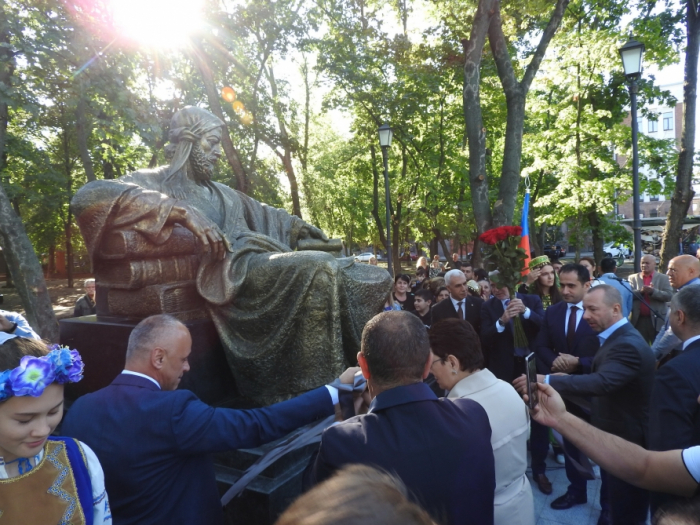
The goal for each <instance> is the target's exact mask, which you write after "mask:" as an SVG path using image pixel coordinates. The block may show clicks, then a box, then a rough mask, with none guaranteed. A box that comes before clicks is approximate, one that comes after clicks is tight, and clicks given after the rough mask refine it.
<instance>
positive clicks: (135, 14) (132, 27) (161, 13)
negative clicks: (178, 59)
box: [110, 0, 203, 48]
mask: <svg viewBox="0 0 700 525" xmlns="http://www.w3.org/2000/svg"><path fill="white" fill-rule="evenodd" d="M110 6H111V11H112V16H113V20H114V25H115V28H116V29H117V31H119V33H120V34H121V35H122V36H123V37H124V38H126V39H128V40H133V41H135V42H137V43H139V44H141V45H143V46H145V47H152V48H179V47H183V46H185V45H186V44H187V42H188V40H189V37H190V35H191V34H193V33H194V32H196V31H198V30H199V29H201V26H202V6H203V0H110Z"/></svg>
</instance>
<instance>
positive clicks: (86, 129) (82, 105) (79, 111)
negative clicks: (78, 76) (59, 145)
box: [75, 83, 113, 182]
mask: <svg viewBox="0 0 700 525" xmlns="http://www.w3.org/2000/svg"><path fill="white" fill-rule="evenodd" d="M81 88H82V83H81ZM78 97H79V98H78V106H77V108H76V111H75V118H76V135H77V139H78V140H77V142H78V151H79V152H80V160H81V161H82V163H83V169H84V170H85V176H86V177H87V180H88V182H92V181H93V180H95V170H94V169H93V166H92V158H91V157H90V150H89V149H88V137H89V136H90V124H89V122H88V117H87V101H86V100H85V98H84V94H83V93H82V89H80V93H78ZM105 178H107V177H105ZM112 178H113V177H112Z"/></svg>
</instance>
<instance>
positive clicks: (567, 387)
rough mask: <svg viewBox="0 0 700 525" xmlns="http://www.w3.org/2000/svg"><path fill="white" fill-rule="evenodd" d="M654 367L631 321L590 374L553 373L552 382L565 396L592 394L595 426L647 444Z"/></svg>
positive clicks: (608, 341) (598, 355) (612, 337)
mask: <svg viewBox="0 0 700 525" xmlns="http://www.w3.org/2000/svg"><path fill="white" fill-rule="evenodd" d="M655 366H656V361H655V359H654V356H653V354H652V353H651V349H650V348H649V345H648V344H647V342H646V341H644V338H643V337H642V336H641V335H640V333H639V332H637V330H636V329H635V328H634V327H633V326H632V325H631V324H630V323H629V322H628V323H625V324H624V325H622V326H621V327H620V328H618V329H617V330H615V331H614V332H613V333H612V334H611V335H610V337H608V338H607V339H606V340H605V343H604V344H603V345H602V346H601V347H600V349H599V350H598V352H597V353H596V356H595V358H594V359H593V366H592V371H591V373H590V374H584V375H565V376H556V375H552V376H549V384H550V385H552V387H554V389H555V390H556V391H557V392H559V393H560V394H562V395H563V396H576V397H587V396H591V397H593V401H592V407H591V423H592V424H593V425H594V426H596V427H598V428H599V429H601V430H604V431H606V432H610V433H611V434H615V435H616V436H620V437H621V438H624V439H626V440H627V441H631V442H633V443H636V444H638V445H641V446H645V445H646V434H647V423H648V417H649V398H650V397H651V388H652V384H653V380H654V369H655ZM696 399H697V396H696Z"/></svg>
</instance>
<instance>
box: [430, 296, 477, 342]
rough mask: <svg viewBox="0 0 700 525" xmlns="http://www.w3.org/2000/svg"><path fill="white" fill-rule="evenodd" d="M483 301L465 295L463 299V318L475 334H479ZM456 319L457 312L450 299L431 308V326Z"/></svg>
mask: <svg viewBox="0 0 700 525" xmlns="http://www.w3.org/2000/svg"><path fill="white" fill-rule="evenodd" d="M482 304H484V300H483V299H481V298H480V297H472V296H471V295H467V297H465V299H464V318H465V319H466V320H467V321H469V323H470V324H471V325H472V327H473V328H474V330H476V333H477V334H479V333H481V305H482ZM453 317H454V318H455V319H457V317H458V315H457V310H455V307H454V305H453V304H452V299H449V298H448V299H445V300H443V301H440V302H439V303H437V304H436V305H435V306H433V324H435V323H437V322H438V321H442V320H443V319H451V318H453Z"/></svg>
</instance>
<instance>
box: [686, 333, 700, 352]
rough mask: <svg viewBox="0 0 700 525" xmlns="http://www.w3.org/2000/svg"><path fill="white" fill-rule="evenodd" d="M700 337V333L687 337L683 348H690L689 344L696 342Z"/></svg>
mask: <svg viewBox="0 0 700 525" xmlns="http://www.w3.org/2000/svg"><path fill="white" fill-rule="evenodd" d="M698 339H700V335H696V336H695V337H691V338H690V339H686V340H685V341H684V342H683V350H685V349H686V348H688V346H689V345H690V344H691V343H694V342H695V341H697V340H698Z"/></svg>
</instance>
